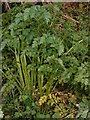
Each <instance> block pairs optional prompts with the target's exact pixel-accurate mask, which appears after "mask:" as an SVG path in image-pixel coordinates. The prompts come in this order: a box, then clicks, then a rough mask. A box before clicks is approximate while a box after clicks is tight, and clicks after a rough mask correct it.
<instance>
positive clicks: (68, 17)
mask: <svg viewBox="0 0 90 120" xmlns="http://www.w3.org/2000/svg"><path fill="white" fill-rule="evenodd" d="M63 16H64V17H65V18H67V19H70V20H72V21H74V22H75V23H78V24H79V21H77V20H75V19H73V18H72V17H70V16H68V15H63Z"/></svg>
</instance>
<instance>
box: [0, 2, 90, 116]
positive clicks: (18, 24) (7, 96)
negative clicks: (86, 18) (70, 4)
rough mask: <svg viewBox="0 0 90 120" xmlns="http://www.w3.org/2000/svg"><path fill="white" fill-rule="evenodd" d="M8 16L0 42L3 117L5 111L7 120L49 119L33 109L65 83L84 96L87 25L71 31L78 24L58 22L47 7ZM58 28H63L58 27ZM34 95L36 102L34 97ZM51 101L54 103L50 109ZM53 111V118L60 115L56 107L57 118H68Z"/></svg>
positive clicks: (54, 11) (57, 12)
mask: <svg viewBox="0 0 90 120" xmlns="http://www.w3.org/2000/svg"><path fill="white" fill-rule="evenodd" d="M11 11H12V12H10V13H8V15H11V13H13V17H12V20H11V22H9V21H10V19H8V20H7V21H6V20H5V19H4V17H5V16H4V17H3V19H4V22H3V24H4V25H3V29H2V33H3V34H2V42H1V49H2V56H3V59H2V65H3V66H2V70H1V72H2V73H3V86H2V92H3V96H4V98H3V102H4V103H5V104H4V105H3V109H4V111H5V112H6V113H8V111H9V113H8V115H9V116H8V115H7V116H8V117H10V114H12V116H14V117H24V116H25V115H27V116H30V117H31V118H32V117H33V116H34V118H35V117H37V118H38V116H40V115H41V116H42V118H45V117H46V118H47V117H48V118H49V117H51V116H50V115H51V114H50V115H48V114H47V111H46V110H45V109H44V107H42V106H38V103H37V101H38V100H39V99H40V98H42V97H43V96H48V94H50V93H51V92H52V91H54V90H55V88H56V87H57V86H59V87H62V86H61V85H64V84H66V83H67V85H69V84H70V85H71V86H74V88H73V91H74V90H75V91H76V92H77V90H82V91H84V92H87V94H88V95H89V90H90V84H89V80H88V79H89V70H88V36H89V35H88V33H87V29H86V25H85V24H84V23H83V22H81V23H80V26H79V27H80V28H79V30H76V28H77V25H76V24H75V23H74V22H73V21H71V20H70V21H68V20H65V19H63V17H64V15H63V13H62V11H60V10H59V7H57V6H53V5H51V4H48V5H43V6H39V5H35V6H32V7H30V8H28V7H27V8H26V7H24V9H21V8H20V9H19V8H14V9H13V10H11ZM14 11H15V13H14ZM58 16H60V18H59V17H58ZM7 17H8V16H7ZM60 24H61V26H62V28H59V26H60ZM5 26H6V28H5ZM84 28H85V29H84ZM57 84H58V85H57ZM77 86H79V87H78V88H77ZM59 87H58V88H57V89H58V90H59ZM69 90H70V88H69ZM35 92H36V93H37V94H38V96H37V98H35V97H33V96H34V95H35ZM17 98H19V99H17ZM11 99H12V100H11ZM43 102H45V101H43ZM56 102H57V99H56V98H54V105H55V103H56ZM47 103H48V101H47ZM47 103H46V104H47ZM32 104H34V105H32ZM8 105H9V106H8ZM13 105H14V106H13ZM5 106H7V109H5ZM35 106H38V107H37V108H35ZM56 106H57V107H56V109H58V110H57V111H58V112H57V113H55V114H54V115H53V117H54V118H55V117H56V116H57V115H59V112H60V110H59V108H60V109H61V108H62V109H63V113H62V115H59V117H63V116H64V113H65V114H66V113H68V111H67V110H65V109H64V107H63V106H62V104H60V106H59V105H56ZM20 107H21V108H20ZM50 107H51V104H50ZM66 107H68V106H66ZM31 108H32V109H31ZM12 109H13V110H14V111H13V113H12V112H11V111H12ZM51 109H53V108H52V107H51ZM64 110H65V111H64ZM42 111H43V113H42ZM48 111H49V110H48ZM36 113H37V114H36ZM72 116H74V115H73V114H72V115H71V117H72ZM69 117H70V116H69Z"/></svg>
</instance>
